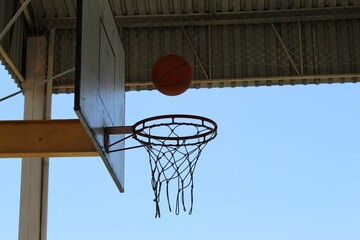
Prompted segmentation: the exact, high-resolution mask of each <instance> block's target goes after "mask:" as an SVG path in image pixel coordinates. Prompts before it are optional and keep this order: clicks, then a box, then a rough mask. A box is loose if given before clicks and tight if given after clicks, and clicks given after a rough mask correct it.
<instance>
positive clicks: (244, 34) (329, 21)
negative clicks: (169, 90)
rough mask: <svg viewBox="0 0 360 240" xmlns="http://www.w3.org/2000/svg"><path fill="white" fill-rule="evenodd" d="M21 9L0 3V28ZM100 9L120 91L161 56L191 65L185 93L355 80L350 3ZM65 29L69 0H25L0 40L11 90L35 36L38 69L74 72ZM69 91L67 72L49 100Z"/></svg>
mask: <svg viewBox="0 0 360 240" xmlns="http://www.w3.org/2000/svg"><path fill="white" fill-rule="evenodd" d="M23 2H24V0H20V1H19V0H17V1H2V2H1V4H2V6H0V9H1V10H0V16H2V17H0V29H3V28H4V27H5V26H6V24H7V23H8V22H9V21H10V19H11V17H12V16H13V15H14V14H15V13H16V11H17V9H18V8H19V7H20V6H21V3H23ZM109 3H110V6H111V8H112V10H113V14H114V17H115V21H116V23H117V26H118V30H119V34H120V36H121V39H122V42H123V45H124V48H125V52H126V88H127V90H151V89H153V86H152V84H151V79H150V72H151V67H152V65H153V64H154V62H155V61H156V59H158V58H159V57H160V56H162V55H166V54H178V55H181V56H183V57H185V58H186V59H187V60H188V61H189V62H190V63H191V65H192V66H193V70H194V81H193V84H192V87H193V88H214V87H237V86H272V85H295V84H320V83H339V82H340V83H343V82H358V81H359V80H360V47H359V44H358V43H359V42H360V0H326V1H325V0H323V1H320V0H317V1H316V0H312V1H310V0H301V1H300V0H293V1H280V0H277V1H276V0H256V1H254V0H238V1H235V0H216V1H214V0H213V1H211V0H168V1H164V0H122V1H120V0H117V1H116V0H110V1H109ZM9 10H11V11H9ZM1 14H2V15H1ZM75 28H76V1H75V0H53V1H45V0H43V1H41V0H32V1H31V2H30V4H29V5H28V6H27V10H26V11H25V12H24V14H22V15H21V17H20V18H19V19H18V20H17V21H16V22H15V24H14V25H13V27H12V28H11V31H10V30H9V32H8V33H7V34H6V35H5V37H4V38H3V39H2V40H1V42H0V43H1V48H0V56H1V58H2V60H3V62H4V63H5V65H6V66H7V69H8V70H9V71H10V72H11V73H12V76H13V77H14V79H15V80H16V81H17V82H18V83H19V85H20V86H21V83H22V81H24V72H25V69H24V68H25V67H24V66H25V60H24V59H25V57H24V55H25V52H26V38H27V37H29V36H44V37H45V38H46V39H47V40H48V43H49V44H48V45H47V46H44V47H46V48H47V52H48V58H47V59H48V62H47V63H44V64H45V65H46V66H45V67H46V69H47V70H48V71H50V70H49V69H52V70H51V74H50V75H59V74H60V75H61V74H62V73H64V72H66V71H68V70H69V69H72V68H73V67H74V65H75V44H76V36H75V32H76V31H75ZM52 40H53V41H52ZM51 42H54V45H52V44H51ZM50 52H53V54H49V53H50ZM50 55H51V56H53V59H52V61H51V59H50V58H49V56H50ZM52 63H53V67H51V68H50V67H49V64H52ZM48 76H49V74H48ZM73 90H74V73H73V72H71V73H69V74H65V75H62V76H61V77H57V78H56V79H55V80H54V92H55V93H70V92H73Z"/></svg>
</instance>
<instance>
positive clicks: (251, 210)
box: [0, 66, 360, 240]
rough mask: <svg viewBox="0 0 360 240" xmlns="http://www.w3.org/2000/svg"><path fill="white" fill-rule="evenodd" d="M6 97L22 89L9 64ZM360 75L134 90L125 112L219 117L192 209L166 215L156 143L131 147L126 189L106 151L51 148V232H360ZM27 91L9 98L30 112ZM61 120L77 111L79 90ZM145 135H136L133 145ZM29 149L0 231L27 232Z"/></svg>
mask: <svg viewBox="0 0 360 240" xmlns="http://www.w3.org/2000/svg"><path fill="white" fill-rule="evenodd" d="M0 84H1V85H0V86H1V87H0V98H1V97H4V96H6V95H8V94H10V93H12V92H15V91H17V90H18V89H17V88H16V85H15V84H14V81H13V80H12V79H11V78H10V77H9V76H8V75H7V74H6V73H5V72H4V70H3V67H2V66H1V70H0ZM359 91H360V85H358V84H333V85H327V84H326V85H308V86H282V87H258V88H256V87H248V88H226V89H201V90H193V89H190V90H188V91H187V92H185V93H184V94H182V95H180V96H177V97H167V96H164V95H162V94H160V93H159V92H157V91H141V92H128V93H127V94H126V122H127V125H131V124H133V123H135V122H137V121H138V120H140V119H143V118H146V117H150V116H155V115H160V114H169V113H184V114H195V115H202V116H205V117H208V118H211V119H213V120H215V121H216V122H217V123H218V125H219V132H218V136H217V138H216V139H215V140H214V141H212V142H210V143H209V144H208V145H207V146H206V148H205V149H204V151H203V153H202V155H201V157H200V160H199V163H198V165H197V168H196V172H195V190H194V191H195V203H194V209H193V214H192V215H190V216H189V215H188V214H187V213H184V212H180V215H178V216H177V215H175V214H174V213H173V212H172V213H169V212H168V211H167V205H166V201H165V200H164V201H163V202H162V204H161V207H162V217H161V218H160V219H155V218H154V216H155V205H154V202H153V201H152V200H153V193H152V191H151V185H150V167H149V163H148V156H147V153H146V151H145V149H142V148H140V149H135V150H129V151H127V152H126V175H125V193H119V192H118V190H117V188H116V186H115V184H114V183H113V182H112V179H111V177H110V176H109V174H108V172H107V170H106V168H105V166H104V164H103V162H102V160H101V159H100V158H98V157H92V158H85V157H80V158H52V159H50V181H49V210H48V214H49V215H48V239H49V240H60V239H67V240H72V239H87V240H93V239H157V240H158V239H172V240H177V239H188V240H192V239H194V240H195V239H196V240H199V239H207V240H212V239H224V240H227V239H229V240H230V239H244V240H271V239H274V240H282V239H284V240H285V239H286V240H296V239H299V240H300V239H301V240H304V239H306V240H311V239H317V240H319V239H326V240H331V239H347V240H350V239H360V228H359V224H360V205H359V202H360V190H359V185H360V174H359V169H360V148H359V145H360V126H359V122H360V110H359V103H360V94H359ZM22 116H23V96H22V95H19V96H16V97H14V98H11V99H8V100H6V101H4V102H0V119H2V120H3V119H14V120H15V119H22ZM52 117H53V118H54V119H58V118H64V119H68V118H76V115H75V113H74V111H73V95H72V94H63V95H54V96H53V113H52ZM132 144H134V142H132V141H131V140H130V141H128V142H127V146H130V145H132ZM20 169H21V160H20V159H0V192H1V198H0V239H17V234H18V218H19V217H18V216H19V196H20Z"/></svg>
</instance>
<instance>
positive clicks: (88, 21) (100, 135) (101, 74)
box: [74, 0, 125, 192]
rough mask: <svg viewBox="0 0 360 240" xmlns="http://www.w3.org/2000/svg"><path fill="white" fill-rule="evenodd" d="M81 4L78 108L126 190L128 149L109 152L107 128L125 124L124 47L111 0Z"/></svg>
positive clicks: (77, 47)
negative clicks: (107, 148)
mask: <svg viewBox="0 0 360 240" xmlns="http://www.w3.org/2000/svg"><path fill="white" fill-rule="evenodd" d="M77 8H78V10H77V11H78V13H77V14H78V15H77V32H76V34H77V37H76V70H75V106H74V109H75V112H76V113H77V115H78V117H79V119H80V121H81V122H82V124H83V126H84V128H85V129H86V131H87V133H88V134H89V136H90V138H91V140H92V142H93V143H94V145H95V147H96V149H97V151H98V152H99V155H100V156H101V158H102V159H103V161H104V163H105V165H106V167H107V169H108V170H109V172H110V174H111V176H112V178H113V179H114V181H115V183H116V185H117V187H118V188H119V190H120V192H123V191H124V152H114V153H109V154H108V153H106V152H105V148H104V128H105V127H113V126H124V124H125V54H124V49H123V46H122V43H121V40H120V37H119V34H118V30H117V27H116V24H115V20H114V17H113V14H112V12H111V9H110V6H109V3H108V1H87V0H85V1H82V0H78V1H77ZM110 138H112V139H110V141H116V140H118V139H121V138H123V136H121V135H111V136H110Z"/></svg>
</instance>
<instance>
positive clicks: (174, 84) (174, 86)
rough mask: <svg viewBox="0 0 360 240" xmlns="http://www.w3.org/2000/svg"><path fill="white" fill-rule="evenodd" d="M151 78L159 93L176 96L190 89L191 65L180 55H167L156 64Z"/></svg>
mask: <svg viewBox="0 0 360 240" xmlns="http://www.w3.org/2000/svg"><path fill="white" fill-rule="evenodd" d="M151 78H152V82H153V84H154V86H155V88H156V89H157V90H159V92H161V93H163V94H165V95H168V96H176V95H179V94H181V93H183V92H185V91H186V90H187V89H188V88H189V87H190V84H191V81H192V69H191V65H190V64H189V63H188V62H187V61H186V60H185V59H184V58H182V57H180V56H178V55H166V56H163V57H161V58H159V59H158V60H157V61H156V62H155V64H154V66H153V68H152V71H151Z"/></svg>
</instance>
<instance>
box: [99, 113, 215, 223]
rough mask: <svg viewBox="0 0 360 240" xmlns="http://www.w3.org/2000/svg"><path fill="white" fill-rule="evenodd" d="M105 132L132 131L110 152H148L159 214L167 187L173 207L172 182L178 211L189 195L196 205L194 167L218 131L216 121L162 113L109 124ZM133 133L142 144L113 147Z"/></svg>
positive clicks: (167, 194)
mask: <svg viewBox="0 0 360 240" xmlns="http://www.w3.org/2000/svg"><path fill="white" fill-rule="evenodd" d="M105 130H106V131H105V132H106V134H105V136H108V135H109V134H116V133H120V132H121V133H125V132H126V131H129V132H128V133H130V134H131V135H130V136H128V137H126V138H124V139H122V140H119V141H117V142H115V143H112V144H106V145H107V146H108V148H107V150H106V151H107V152H108V153H111V152H116V151H123V150H127V149H132V148H137V147H144V148H145V149H146V150H147V152H148V154H149V162H150V167H151V185H152V189H153V192H154V202H155V203H156V214H155V217H160V204H159V203H160V199H161V193H162V191H161V190H163V188H164V187H165V189H166V190H165V193H166V199H167V202H168V207H169V211H170V212H171V211H172V204H171V203H172V201H171V200H172V199H171V197H170V192H171V191H172V190H171V188H170V186H172V185H176V187H175V189H176V190H175V191H176V192H175V195H176V197H175V213H176V214H177V215H178V214H179V213H180V206H182V208H183V210H184V212H186V211H187V205H188V204H187V203H186V201H185V198H186V196H189V197H190V203H189V206H190V207H189V211H188V213H189V214H191V213H192V208H193V195H194V194H193V189H194V171H195V168H196V164H197V161H198V159H199V157H200V154H201V152H202V150H203V148H204V147H205V146H206V144H207V143H208V142H209V141H211V140H213V139H214V138H215V137H216V135H217V124H216V123H215V122H214V121H213V120H211V119H208V118H205V117H200V116H194V115H181V114H177V115H162V116H156V117H151V118H146V119H143V120H141V121H139V122H137V123H135V124H134V125H133V126H132V127H123V128H117V129H115V128H108V129H105ZM129 137H133V138H134V139H135V140H137V141H138V142H139V143H140V145H139V146H135V147H130V148H125V149H110V148H112V147H113V146H114V145H116V144H117V143H119V142H121V141H124V140H126V139H128V138H129Z"/></svg>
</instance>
